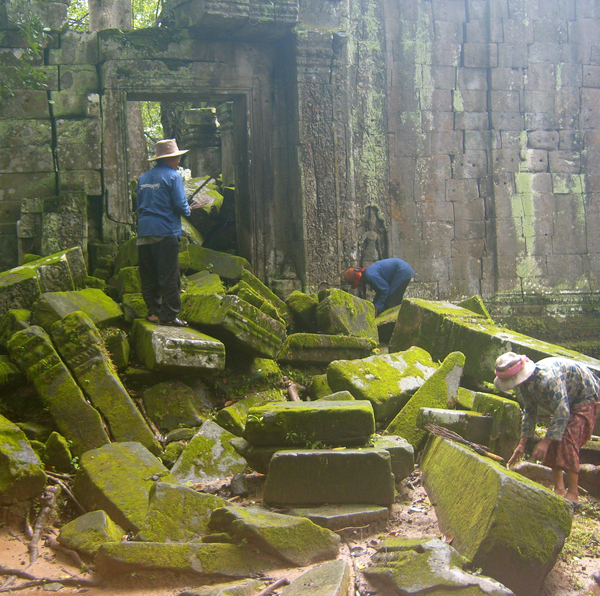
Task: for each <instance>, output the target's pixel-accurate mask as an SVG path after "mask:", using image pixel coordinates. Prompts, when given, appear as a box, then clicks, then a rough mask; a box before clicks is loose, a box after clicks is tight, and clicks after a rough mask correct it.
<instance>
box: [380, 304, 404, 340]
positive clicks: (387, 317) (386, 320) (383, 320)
mask: <svg viewBox="0 0 600 596" xmlns="http://www.w3.org/2000/svg"><path fill="white" fill-rule="evenodd" d="M399 311H400V305H398V306H394V307H392V308H388V309H387V310H384V311H383V312H382V313H381V314H380V315H379V316H378V317H376V318H375V324H376V325H377V333H378V335H379V343H382V344H387V343H389V341H390V337H392V333H393V332H394V327H395V326H396V319H397V318H398V312H399Z"/></svg>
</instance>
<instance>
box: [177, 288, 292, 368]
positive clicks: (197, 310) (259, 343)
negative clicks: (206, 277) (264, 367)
mask: <svg viewBox="0 0 600 596" xmlns="http://www.w3.org/2000/svg"><path fill="white" fill-rule="evenodd" d="M181 316H182V318H184V319H185V320H186V321H188V322H189V323H190V324H192V325H196V326H198V327H199V328H201V329H203V330H205V331H206V332H207V333H210V334H211V335H214V336H215V337H217V338H219V339H221V340H222V341H223V342H225V343H226V344H229V343H231V344H233V345H235V346H238V347H239V348H241V349H244V350H246V351H247V352H249V353H250V354H253V355H256V356H263V357H265V358H275V357H276V356H277V354H278V352H279V350H280V348H281V344H282V343H283V340H284V338H285V326H284V325H282V324H281V323H280V322H279V321H276V320H275V319H273V318H272V317H269V316H268V315H266V314H264V313H263V312H262V311H260V310H259V309H257V308H256V307H255V306H252V305H251V304H249V303H248V302H246V301H245V300H242V299H241V298H239V297H238V296H232V295H228V296H224V297H223V296H219V295H217V294H209V295H192V296H187V297H186V300H184V301H183V304H182V309H181Z"/></svg>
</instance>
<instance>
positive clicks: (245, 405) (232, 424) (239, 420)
mask: <svg viewBox="0 0 600 596" xmlns="http://www.w3.org/2000/svg"><path fill="white" fill-rule="evenodd" d="M274 401H276V402H283V401H287V400H286V399H285V397H284V396H283V394H282V392H281V391H280V390H279V389H272V390H271V391H261V392H260V393H251V394H250V395H247V396H246V397H244V398H243V399H240V400H239V401H236V402H235V403H233V404H231V405H230V406H226V407H224V408H221V409H220V410H219V411H218V412H217V415H216V416H215V422H216V423H217V424H219V425H220V426H222V427H223V428H224V429H225V430H228V431H229V432H230V433H233V434H234V435H236V436H238V437H241V436H242V434H243V433H244V428H246V419H247V418H248V411H249V410H250V408H252V407H254V406H260V405H262V404H265V403H269V402H274Z"/></svg>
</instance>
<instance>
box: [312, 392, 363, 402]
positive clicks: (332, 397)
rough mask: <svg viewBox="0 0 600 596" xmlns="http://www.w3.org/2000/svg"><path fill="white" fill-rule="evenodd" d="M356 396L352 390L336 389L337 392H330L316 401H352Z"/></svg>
mask: <svg viewBox="0 0 600 596" xmlns="http://www.w3.org/2000/svg"><path fill="white" fill-rule="evenodd" d="M353 399H354V396H353V395H352V393H350V391H336V392H335V393H330V394H329V395H325V396H324V397H321V398H320V400H315V401H321V400H322V401H352V400H353Z"/></svg>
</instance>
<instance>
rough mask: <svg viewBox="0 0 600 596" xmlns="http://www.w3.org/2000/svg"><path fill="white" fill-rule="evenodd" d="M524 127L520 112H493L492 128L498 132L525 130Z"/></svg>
mask: <svg viewBox="0 0 600 596" xmlns="http://www.w3.org/2000/svg"><path fill="white" fill-rule="evenodd" d="M524 126H525V121H524V117H523V114H521V113H520V112H492V127H493V128H495V129H496V130H523V128H524Z"/></svg>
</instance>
